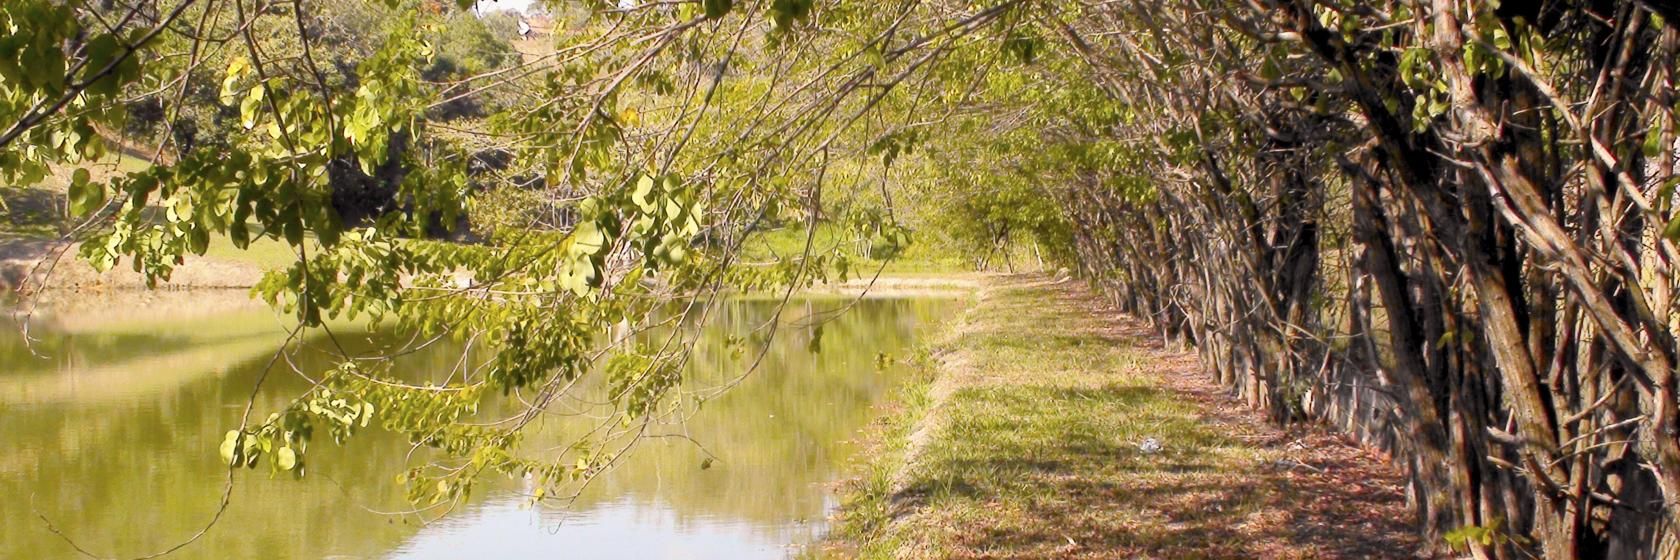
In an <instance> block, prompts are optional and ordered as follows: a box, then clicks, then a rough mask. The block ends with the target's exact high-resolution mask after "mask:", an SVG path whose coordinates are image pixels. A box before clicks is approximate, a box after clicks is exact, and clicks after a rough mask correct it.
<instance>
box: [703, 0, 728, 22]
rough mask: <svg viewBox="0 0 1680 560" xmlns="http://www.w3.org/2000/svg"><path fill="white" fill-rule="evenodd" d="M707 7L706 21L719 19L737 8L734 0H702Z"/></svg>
mask: <svg viewBox="0 0 1680 560" xmlns="http://www.w3.org/2000/svg"><path fill="white" fill-rule="evenodd" d="M702 2H703V3H704V5H705V7H706V19H717V18H720V17H723V15H724V14H727V13H729V9H730V8H733V7H735V1H734V0H702Z"/></svg>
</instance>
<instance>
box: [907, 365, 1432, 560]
mask: <svg viewBox="0 0 1680 560" xmlns="http://www.w3.org/2000/svg"><path fill="white" fill-rule="evenodd" d="M949 405H950V408H949V409H948V410H947V413H948V416H947V418H948V419H949V420H948V421H947V422H946V423H945V424H944V425H942V426H941V428H940V433H939V434H937V435H936V436H935V437H934V438H933V441H932V442H931V443H930V444H929V446H928V447H927V448H926V449H925V450H924V452H923V455H922V456H921V458H920V460H919V461H918V465H917V466H916V467H915V468H913V469H912V470H911V472H910V473H909V480H907V481H906V484H905V485H903V486H902V487H901V489H900V491H899V492H897V493H896V494H895V495H894V496H893V498H892V502H893V508H894V509H895V510H897V511H898V512H900V513H904V512H909V511H914V510H924V509H925V510H926V511H931V512H935V513H934V517H933V518H932V519H923V520H920V521H918V522H925V523H930V524H931V525H932V528H934V529H935V530H934V531H932V532H931V534H937V535H941V536H942V538H941V540H942V541H943V542H942V543H940V544H941V546H939V548H940V552H941V553H942V554H944V555H946V556H949V557H955V558H969V557H985V558H1011V557H1015V558H1024V557H1033V558H1044V557H1088V558H1090V557H1095V558H1110V557H1112V558H1133V557H1158V558H1254V557H1268V558H1279V557H1284V558H1297V557H1298V558H1326V557H1328V558H1338V557H1350V558H1351V557H1358V558H1365V557H1405V556H1406V555H1407V552H1409V551H1410V550H1415V544H1410V543H1406V542H1399V541H1398V540H1396V541H1394V542H1389V541H1388V540H1385V538H1384V537H1383V535H1385V534H1406V531H1405V530H1404V528H1403V527H1402V528H1400V530H1399V531H1392V530H1382V531H1378V530H1372V531H1369V532H1360V531H1349V530H1348V527H1347V526H1348V525H1352V526H1358V525H1360V524H1367V525H1368V524H1371V523H1376V522H1386V521H1384V520H1381V519H1376V520H1373V519H1368V518H1366V516H1362V515H1360V513H1361V512H1359V511H1358V504H1359V503H1360V499H1361V497H1360V496H1359V493H1360V489H1359V488H1357V487H1354V488H1337V487H1332V486H1331V485H1328V484H1323V483H1314V482H1313V481H1312V480H1298V479H1297V478H1296V477H1293V476H1291V473H1290V472H1289V471H1288V470H1287V469H1282V468H1278V467H1275V466H1273V465H1274V463H1275V455H1274V454H1272V453H1271V450H1268V449H1264V448H1262V447H1259V446H1256V445H1255V444H1253V443H1252V442H1250V441H1246V440H1242V439H1239V438H1236V437H1232V436H1230V435H1228V434H1225V433H1221V432H1219V431H1216V430H1215V429H1214V428H1213V427H1212V425H1210V424H1207V423H1205V422H1203V421H1201V420H1200V418H1199V417H1198V409H1197V408H1196V407H1194V406H1193V405H1190V404H1186V403H1184V402H1182V401H1180V400H1178V399H1177V398H1176V396H1175V394H1174V393H1173V392H1171V391H1168V390H1164V389H1160V388H1155V387H1148V386H1136V385H1110V386H1107V387H1102V388H1096V389H1071V388H1058V387H1034V386H1013V387H990V388H980V389H967V390H963V391H959V392H958V393H956V394H955V395H953V397H952V399H951V400H950V402H949ZM1146 437H1156V438H1160V439H1161V440H1162V441H1164V442H1165V445H1166V448H1165V449H1164V450H1163V451H1160V452H1157V453H1144V452H1143V451H1141V450H1140V449H1139V447H1138V442H1139V441H1141V440H1142V439H1143V438H1146ZM1319 529H1324V530H1319ZM1385 529H1393V528H1392V527H1385Z"/></svg>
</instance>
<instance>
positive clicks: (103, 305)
mask: <svg viewBox="0 0 1680 560" xmlns="http://www.w3.org/2000/svg"><path fill="white" fill-rule="evenodd" d="M107 298H109V296H99V297H90V298H81V299H78V300H75V301H73V302H72V303H71V304H69V305H64V306H59V307H57V308H54V309H48V310H44V311H43V312H41V313H40V314H39V315H38V316H36V317H35V318H34V320H32V321H31V322H30V330H29V331H28V335H29V337H30V338H31V341H29V342H28V343H26V342H25V340H24V336H23V333H22V332H20V330H19V328H18V325H17V324H15V323H13V324H9V325H0V558H73V557H76V555H75V553H74V551H73V550H72V549H71V548H70V547H69V546H68V545H67V544H66V543H65V542H64V540H63V539H61V538H59V537H57V536H55V535H53V534H52V533H51V532H49V531H48V529H47V526H46V524H45V523H44V522H43V521H42V520H41V518H42V517H45V518H46V519H49V520H51V522H52V523H53V524H54V525H56V526H57V527H58V528H59V529H60V530H62V531H63V532H64V533H65V534H66V535H68V536H70V537H71V538H73V539H75V540H76V542H77V543H78V544H80V545H82V546H83V547H85V548H87V549H89V550H91V551H93V552H95V553H98V554H102V555H114V556H133V555H139V554H145V553H150V552H154V551H156V550H159V549H160V548H162V547H166V546H168V545H170V544H172V543H175V542H178V541H180V540H181V539H183V538H185V537H186V536H188V535H191V534H192V533H193V532H195V531H197V530H198V528H200V527H201V526H203V525H204V523H205V522H206V521H207V520H209V519H210V518H211V516H212V515H213V514H214V513H215V511H216V508H217V504H218V502H219V498H220V495H221V491H222V479H223V477H224V473H225V472H226V471H225V469H224V468H223V467H222V466H221V464H220V462H219V458H218V457H217V453H216V449H217V446H218V445H219V444H220V442H221V439H222V435H223V433H224V432H226V431H227V430H228V429H230V428H232V427H235V426H237V425H238V419H239V416H240V414H241V412H242V411H243V408H244V405H245V403H246V401H247V399H248V398H249V397H250V394H251V388H252V386H253V383H254V381H255V379H256V378H257V377H258V376H259V375H260V374H261V372H262V371H263V369H264V367H265V366H266V365H267V363H268V361H269V359H270V357H271V356H273V355H274V350H275V349H276V348H277V347H278V346H279V344H280V343H281V341H282V340H283V338H284V328H285V321H283V320H280V319H278V318H276V316H275V315H274V314H273V313H271V312H270V311H268V310H267V309H265V308H262V307H260V306H255V305H252V304H250V303H248V302H247V301H246V300H245V299H244V298H243V295H242V294H209V293H193V294H155V295H150V296H145V297H144V298H141V299H140V300H137V299H135V298H134V297H127V298H124V299H107ZM850 304H851V302H850V301H849V300H846V299H840V298H833V299H812V300H804V301H797V302H795V303H794V304H792V306H791V307H790V309H789V310H788V312H787V314H786V317H785V319H787V321H786V322H787V325H786V326H784V327H783V328H782V329H780V330H779V331H778V332H777V334H776V335H775V336H774V337H772V339H771V341H770V342H769V343H768V350H767V353H766V354H765V359H764V362H763V364H762V365H761V366H760V369H759V370H757V371H756V372H754V373H752V375H750V376H749V377H747V378H746V379H745V381H744V382H742V383H741V384H740V385H739V386H737V387H735V388H734V389H732V390H730V391H729V392H727V393H725V394H724V395H723V396H721V397H719V398H717V399H714V400H711V401H709V402H707V403H706V405H705V406H704V407H703V408H702V409H701V410H700V411H699V412H698V413H697V414H695V415H693V416H692V417H690V418H688V420H687V421H686V422H684V423H683V424H681V425H680V426H667V428H669V429H667V430H666V431H671V430H676V431H678V432H680V433H683V434H684V435H686V436H687V437H690V438H692V440H693V442H690V441H689V440H687V439H686V438H684V439H678V438H659V439H649V440H644V441H642V442H641V443H640V444H638V446H637V448H636V449H635V450H634V451H633V452H632V454H631V455H630V456H629V457H628V459H627V460H626V461H624V462H623V463H622V464H621V466H619V467H618V468H616V469H615V470H613V471H611V472H610V473H609V474H607V475H605V476H604V477H602V478H600V479H598V480H597V481H596V483H595V484H594V485H592V486H591V487H589V488H588V489H587V490H586V491H585V492H584V493H583V494H582V495H581V496H580V497H579V499H578V500H577V501H576V502H575V503H573V504H572V505H571V507H569V508H564V509H551V508H544V507H538V508H531V507H529V503H528V500H527V499H526V497H525V496H527V495H528V492H529V491H530V490H531V488H529V487H528V485H526V484H525V483H524V482H523V481H507V480H499V479H498V480H496V481H493V482H490V483H489V484H487V485H486V487H487V490H482V491H479V492H476V494H477V495H476V496H475V497H474V498H473V499H472V500H470V501H469V502H468V503H466V504H463V505H461V506H460V507H457V508H456V509H454V510H453V511H451V512H449V513H448V514H447V515H442V516H441V517H439V516H427V517H426V519H425V522H422V520H421V518H420V517H418V516H412V515H409V516H403V515H392V514H391V513H390V512H398V511H403V510H405V509H408V508H409V505H408V504H406V503H405V502H403V501H402V499H401V494H402V491H403V487H402V486H400V485H398V484H396V483H395V482H394V477H395V475H396V474H397V473H399V472H402V470H403V469H404V468H405V467H407V466H410V465H415V464H418V463H419V462H420V461H422V460H423V459H420V458H417V457H415V456H413V455H411V454H410V447H409V445H408V444H407V443H406V441H405V440H404V439H403V438H401V437H398V436H396V435H393V434H384V433H378V432H373V433H364V434H361V435H358V436H357V437H356V438H354V439H353V440H352V441H351V442H350V443H349V445H348V446H347V447H346V448H342V449H341V448H338V447H336V446H335V445H333V444H332V443H330V441H317V442H316V443H315V444H314V445H312V446H311V448H310V469H311V470H310V472H309V476H307V477H306V478H304V479H303V480H292V479H290V478H289V477H279V478H271V477H270V476H269V475H268V471H267V470H266V469H265V468H258V469H257V470H255V471H241V472H240V473H239V475H238V476H237V478H236V482H235V485H234V494H233V500H232V502H231V505H230V506H229V507H228V508H227V510H226V512H225V513H224V514H223V515H222V519H221V521H220V522H219V523H218V524H217V525H216V526H215V527H214V528H213V529H212V530H211V531H210V533H208V534H207V535H206V536H205V537H204V538H203V539H201V540H200V541H199V542H197V543H195V544H193V545H192V546H190V547H188V548H186V549H183V550H181V551H180V552H178V553H176V554H174V555H172V556H170V557H171V558H206V559H209V558H215V559H245V558H250V559H257V558H262V559H286V558H295V559H318V558H369V559H379V558H403V559H410V558H412V559H421V558H425V559H430V558H469V557H472V558H478V557H484V558H536V557H541V558H783V557H786V556H788V555H789V554H791V553H793V552H796V551H797V548H798V546H799V545H801V544H803V543H809V542H811V541H812V539H814V538H816V537H817V536H819V535H820V534H821V532H822V530H823V529H824V523H823V521H824V519H825V518H826V516H827V514H828V513H829V512H830V511H831V509H832V507H833V505H834V498H833V496H832V493H831V492H830V486H831V483H832V482H833V481H834V480H835V479H837V478H838V477H840V476H841V475H842V474H843V472H844V471H843V469H844V467H845V462H846V460H847V459H848V454H849V453H850V452H851V448H850V447H849V446H848V440H850V439H852V438H854V437H855V436H856V435H857V432H858V430H860V429H863V428H864V427H866V426H867V424H868V422H869V420H870V419H871V418H873V416H874V414H875V411H873V410H872V407H873V406H874V405H875V404H877V403H879V402H880V400H881V399H882V398H883V397H885V396H887V395H888V394H889V392H890V391H891V390H892V389H893V388H894V387H895V385H896V384H897V383H898V382H899V381H900V380H901V378H902V376H903V373H904V371H903V366H898V365H892V366H887V367H884V368H883V367H880V366H879V361H880V360H879V359H878V358H879V356H880V355H881V354H886V355H888V356H897V357H904V356H906V355H907V354H908V353H909V352H910V349H911V348H912V347H913V346H914V345H915V344H916V343H917V342H918V340H917V339H918V337H919V336H921V335H923V334H925V333H926V332H927V331H928V328H929V326H930V325H932V324H934V323H937V322H938V321H940V320H942V319H943V318H944V317H946V316H948V314H949V313H950V312H951V311H952V310H953V308H954V304H953V303H952V302H950V301H942V300H926V299H921V300H916V299H870V300H864V301H862V302H858V303H857V304H856V305H855V306H851V307H850V309H849V310H847V311H846V312H845V313H843V314H840V315H837V316H835V317H834V318H832V320H829V321H826V322H823V323H822V324H821V327H820V328H818V327H816V326H815V325H813V324H812V323H814V322H813V321H809V320H805V319H808V318H810V317H819V316H826V312H830V311H835V310H839V309H842V308H845V307H846V306H848V305H850ZM772 310H773V306H772V304H771V303H770V302H735V303H730V304H727V305H725V306H724V307H723V308H722V309H721V310H719V312H718V315H716V316H715V318H714V320H713V321H711V322H710V323H709V324H708V326H707V327H706V330H705V331H703V333H702V335H701V336H700V337H699V339H698V343H696V344H695V345H694V353H693V362H692V365H693V367H692V368H691V369H692V371H691V372H690V379H691V381H690V382H689V384H688V388H689V389H690V390H702V389H704V388H706V387H710V386H715V385H716V384H718V383H721V382H723V381H727V380H729V379H732V378H733V377H734V376H737V375H739V374H740V373H741V372H742V371H743V369H744V363H745V362H746V361H748V360H750V359H751V357H752V356H753V355H754V353H755V350H756V349H759V348H764V347H765V343H764V338H765V337H764V335H763V332H762V331H757V332H755V331H754V330H753V327H756V326H758V325H760V324H762V323H763V322H764V321H765V319H767V318H768V317H769V314H770V313H771V312H772ZM730 336H735V337H739V338H742V339H745V340H746V341H747V342H746V344H745V346H744V349H745V351H739V350H732V349H730V348H729V347H728V346H727V345H725V344H724V343H723V341H724V340H725V339H726V338H728V337H730ZM323 337H324V335H322V334H320V333H316V334H312V335H310V336H309V338H308V341H307V342H306V343H305V346H306V349H305V350H303V351H301V352H298V353H297V355H298V359H297V362H296V365H297V366H298V368H299V369H300V370H301V371H303V372H305V373H312V372H315V371H320V370H322V369H325V368H326V367H328V366H329V365H330V363H331V360H330V359H328V355H327V348H326V346H327V343H326V341H325V340H324V338H323ZM338 338H339V343H340V344H345V345H347V346H349V349H350V350H351V351H352V352H373V351H378V350H380V349H383V348H390V347H393V346H395V345H399V344H401V343H403V342H406V341H407V340H408V337H404V336H402V335H400V334H398V333H388V332H387V333H367V332H348V333H347V332H339V333H338ZM813 339H815V342H813ZM461 359H462V351H461V349H460V348H459V347H458V346H452V345H448V344H440V345H433V346H429V347H427V348H426V349H425V350H423V351H420V352H417V353H414V354H411V355H407V356H404V357H403V358H401V359H400V360H399V361H398V363H397V365H398V366H399V367H400V368H402V369H404V370H408V371H415V372H447V371H449V370H450V369H451V368H454V367H456V366H457V365H458V363H459V362H460V361H461ZM422 375H423V374H422ZM307 383H308V382H307V381H306V380H305V379H303V378H302V377H301V376H298V375H296V374H293V373H291V372H290V371H285V372H284V373H283V374H281V375H277V376H274V377H271V378H270V379H269V380H268V381H267V382H266V383H265V385H264V390H263V391H262V392H261V393H260V394H259V395H258V397H257V406H256V410H257V412H258V414H259V415H266V414H267V412H269V411H273V410H277V409H279V408H281V407H283V406H284V405H285V403H286V402H287V401H288V400H289V399H290V398H292V397H294V396H296V395H297V394H299V393H300V392H302V391H303V390H304V389H305V388H307V386H308V384H307ZM559 404H560V405H561V406H559V407H558V408H556V409H555V410H556V412H557V414H555V415H553V416H552V417H550V418H546V419H545V420H543V422H542V423H541V427H540V430H539V431H540V433H539V434H537V435H534V436H533V437H532V439H534V440H538V441H541V440H545V439H553V440H556V441H558V439H559V438H560V437H561V435H563V434H568V433H574V432H576V431H578V430H580V429H582V427H583V426H584V423H587V422H588V421H589V420H588V419H589V417H590V416H591V415H592V414H594V413H595V412H598V411H593V410H591V405H590V404H588V403H587V402H584V401H576V402H563V403H559ZM568 414H569V415H572V416H568ZM694 442H697V443H699V444H700V445H703V446H704V447H705V449H704V450H702V449H701V448H699V447H698V446H697V445H695V443H694ZM707 452H710V453H711V454H713V455H715V457H716V460H715V461H714V462H713V463H712V464H711V465H710V467H709V468H705V469H702V468H701V465H702V461H703V460H704V459H705V458H706V457H707Z"/></svg>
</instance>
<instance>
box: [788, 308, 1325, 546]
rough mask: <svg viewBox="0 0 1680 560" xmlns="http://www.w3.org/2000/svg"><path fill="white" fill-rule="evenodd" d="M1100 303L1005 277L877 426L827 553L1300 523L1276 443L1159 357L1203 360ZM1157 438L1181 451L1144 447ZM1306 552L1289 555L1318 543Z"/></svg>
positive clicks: (1224, 538) (1127, 542)
mask: <svg viewBox="0 0 1680 560" xmlns="http://www.w3.org/2000/svg"><path fill="white" fill-rule="evenodd" d="M1095 307H1097V300H1096V299H1095V298H1094V297H1092V296H1090V295H1089V294H1088V293H1087V292H1085V291H1084V290H1083V289H1082V287H1078V286H1075V285H1073V283H1071V282H1069V283H1064V284H1053V283H1050V282H1047V281H1045V280H1044V279H1043V278H1042V277H1039V278H1037V280H1035V281H1031V282H1028V281H1024V280H1022V279H1020V278H1015V279H1012V280H1006V281H1002V285H994V287H993V288H991V289H989V290H988V293H987V295H986V296H985V297H984V298H982V300H981V301H980V303H979V304H978V305H977V306H976V307H975V308H973V309H972V310H970V311H969V312H968V315H967V316H966V317H965V319H964V321H965V322H966V323H967V325H966V326H965V327H963V328H962V329H961V331H960V334H959V335H958V336H956V337H954V338H952V339H950V340H947V341H945V342H943V343H942V345H943V350H944V351H945V352H946V357H945V360H944V363H943V364H942V365H938V366H933V367H935V368H936V369H937V373H936V374H935V373H930V374H929V375H928V377H929V378H930V379H932V378H935V377H937V378H938V380H937V381H927V382H924V383H923V384H922V385H921V387H922V389H921V390H923V391H924V393H923V395H924V396H921V397H917V396H912V397H909V398H907V401H908V402H909V403H910V404H909V405H908V406H904V407H902V409H901V410H900V411H898V412H896V413H895V414H896V416H897V417H896V418H892V419H889V420H887V421H885V422H884V424H883V425H884V426H887V428H886V429H884V430H882V431H881V433H879V434H876V437H877V442H878V443H877V446H878V447H880V448H881V451H880V452H877V453H871V454H869V455H870V456H871V457H873V459H872V460H871V462H870V463H868V464H867V465H864V466H862V467H861V470H862V472H861V473H860V474H859V477H858V479H857V480H856V481H855V482H854V483H853V484H851V485H850V486H849V487H848V488H847V489H846V491H845V492H844V495H843V498H842V507H841V510H840V513H839V514H838V515H837V522H836V525H835V527H834V529H833V531H832V533H831V537H830V540H831V541H832V542H831V543H830V546H828V547H826V548H824V549H823V550H821V551H818V552H814V553H813V555H816V556H833V557H860V558H953V557H954V558H977V557H986V558H990V557H1003V558H1007V557H1031V558H1061V557H1102V558H1133V557H1164V558H1179V557H1192V558H1205V557H1232V558H1237V557H1244V556H1243V554H1245V553H1247V552H1249V551H1251V550H1252V549H1251V548H1250V547H1251V546H1252V545H1253V542H1254V540H1255V539H1256V538H1261V539H1264V538H1272V539H1283V538H1284V537H1283V536H1281V535H1283V534H1284V532H1285V530H1284V529H1283V528H1279V527H1277V526H1275V525H1276V519H1273V518H1272V517H1275V516H1272V517H1268V515H1267V513H1266V512H1267V511H1269V510H1277V509H1280V508H1283V507H1285V504H1286V501H1287V499H1288V496H1287V493H1284V492H1280V491H1278V490H1277V486H1276V485H1275V484H1272V482H1273V481H1271V480H1270V479H1267V478H1265V477H1264V476H1263V474H1261V466H1263V465H1266V464H1269V463H1270V462H1271V461H1273V460H1275V459H1276V456H1275V451H1274V450H1271V449H1268V448H1263V447H1260V446H1257V445H1253V444H1251V443H1250V440H1249V439H1245V438H1243V437H1241V436H1240V434H1238V433H1233V431H1232V430H1231V429H1229V428H1228V427H1222V426H1220V425H1217V424H1214V423H1210V422H1208V421H1207V420H1206V419H1205V414H1206V413H1207V410H1206V409H1205V406H1204V405H1202V404H1198V403H1196V402H1193V401H1189V400H1186V399H1185V398H1184V397H1183V395H1182V394H1180V393H1178V392H1176V391H1174V390H1171V389H1168V388H1165V387H1163V386H1162V385H1161V383H1162V381H1161V378H1160V377H1159V376H1158V375H1156V373H1155V372H1157V371H1160V370H1162V369H1164V368H1169V367H1185V365H1186V364H1187V363H1191V364H1193V362H1184V361H1183V360H1186V359H1188V358H1187V357H1185V356H1183V355H1182V354H1176V353H1171V352H1165V351H1162V350H1159V349H1157V348H1154V347H1152V346H1150V345H1149V341H1150V340H1152V336H1151V333H1149V332H1148V331H1147V330H1146V329H1143V328H1141V326H1140V325H1137V324H1135V323H1126V322H1121V321H1119V320H1117V319H1114V318H1112V316H1111V314H1108V313H1102V312H1096V311H1094V308H1095ZM930 384H931V386H935V387H939V389H935V390H934V391H933V393H927V392H926V387H928V386H930ZM940 391H943V393H944V395H943V396H942V397H941V396H939V395H938V393H939V392H940ZM926 395H932V396H926ZM912 426H921V427H923V428H924V429H925V430H926V433H925V434H924V435H920V436H912V435H911V434H912V433H913V430H914V428H913V427H912ZM1149 437H1154V438H1158V439H1159V440H1161V441H1163V442H1165V444H1166V448H1165V450H1164V451H1162V452H1159V453H1150V454H1146V453H1143V452H1142V451H1140V450H1139V447H1138V444H1139V443H1140V442H1141V441H1142V440H1144V439H1145V438H1149ZM913 440H919V441H915V442H913ZM1268 520H1270V521H1268ZM1254 531H1259V532H1262V533H1263V534H1261V535H1260V537H1256V533H1254ZM1298 552H1301V554H1300V555H1299V556H1296V555H1294V554H1293V553H1290V554H1285V555H1284V556H1288V557H1312V553H1311V551H1298Z"/></svg>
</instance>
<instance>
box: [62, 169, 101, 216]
mask: <svg viewBox="0 0 1680 560" xmlns="http://www.w3.org/2000/svg"><path fill="white" fill-rule="evenodd" d="M69 195H70V213H71V214H72V215H74V216H76V217H82V216H86V215H88V214H91V213H93V212H94V211H95V210H98V209H100V208H101V207H103V206H105V186H104V185H99V184H95V183H93V182H92V181H91V176H90V174H89V173H88V170H87V169H77V170H76V171H75V173H74V174H72V175H71V178H70V193H69Z"/></svg>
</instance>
